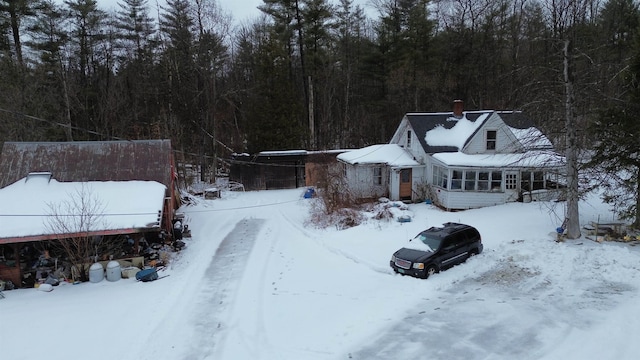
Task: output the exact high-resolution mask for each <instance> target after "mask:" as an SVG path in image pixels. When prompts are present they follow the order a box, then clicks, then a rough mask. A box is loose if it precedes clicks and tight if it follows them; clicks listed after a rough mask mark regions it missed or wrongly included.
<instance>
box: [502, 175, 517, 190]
mask: <svg viewBox="0 0 640 360" xmlns="http://www.w3.org/2000/svg"><path fill="white" fill-rule="evenodd" d="M517 181H518V175H517V174H507V175H506V176H505V179H504V187H505V188H506V189H507V190H515V189H517V186H516V185H517Z"/></svg>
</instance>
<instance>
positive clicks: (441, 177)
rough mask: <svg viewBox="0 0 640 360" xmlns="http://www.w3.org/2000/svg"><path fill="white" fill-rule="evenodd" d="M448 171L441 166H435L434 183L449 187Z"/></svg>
mask: <svg viewBox="0 0 640 360" xmlns="http://www.w3.org/2000/svg"><path fill="white" fill-rule="evenodd" d="M447 175H448V171H447V170H446V169H444V168H443V167H441V166H434V167H433V184H434V185H436V186H440V187H441V188H444V189H446V188H447V180H448V179H447Z"/></svg>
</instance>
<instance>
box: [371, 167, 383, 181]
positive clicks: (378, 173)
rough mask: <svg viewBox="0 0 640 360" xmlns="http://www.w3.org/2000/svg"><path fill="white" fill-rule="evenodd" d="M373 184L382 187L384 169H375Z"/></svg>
mask: <svg viewBox="0 0 640 360" xmlns="http://www.w3.org/2000/svg"><path fill="white" fill-rule="evenodd" d="M373 183H374V184H376V185H382V168H381V167H377V168H373Z"/></svg>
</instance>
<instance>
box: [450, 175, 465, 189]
mask: <svg viewBox="0 0 640 360" xmlns="http://www.w3.org/2000/svg"><path fill="white" fill-rule="evenodd" d="M460 189H462V170H451V190H460Z"/></svg>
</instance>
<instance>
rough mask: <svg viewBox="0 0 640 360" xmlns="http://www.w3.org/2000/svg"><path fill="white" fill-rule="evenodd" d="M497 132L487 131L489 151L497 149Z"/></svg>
mask: <svg viewBox="0 0 640 360" xmlns="http://www.w3.org/2000/svg"><path fill="white" fill-rule="evenodd" d="M496 140H497V131H495V130H487V150H495V149H496Z"/></svg>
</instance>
